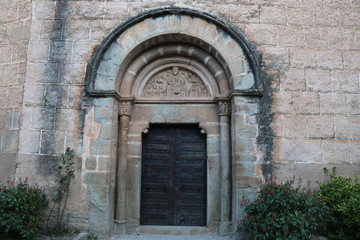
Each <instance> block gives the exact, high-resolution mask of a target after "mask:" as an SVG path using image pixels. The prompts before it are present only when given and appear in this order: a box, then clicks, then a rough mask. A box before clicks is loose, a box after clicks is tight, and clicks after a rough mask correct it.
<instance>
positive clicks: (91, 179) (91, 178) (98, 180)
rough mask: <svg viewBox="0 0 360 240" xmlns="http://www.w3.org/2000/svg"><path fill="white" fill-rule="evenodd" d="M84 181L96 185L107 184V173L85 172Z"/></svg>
mask: <svg viewBox="0 0 360 240" xmlns="http://www.w3.org/2000/svg"><path fill="white" fill-rule="evenodd" d="M85 183H87V184H96V185H108V184H109V173H108V172H87V173H85ZM90 194H91V193H90Z"/></svg>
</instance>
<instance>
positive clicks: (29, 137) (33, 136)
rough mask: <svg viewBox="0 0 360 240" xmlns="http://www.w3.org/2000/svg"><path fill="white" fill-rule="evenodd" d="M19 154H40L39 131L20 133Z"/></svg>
mask: <svg viewBox="0 0 360 240" xmlns="http://www.w3.org/2000/svg"><path fill="white" fill-rule="evenodd" d="M19 139H20V140H19V153H21V154H31V153H39V152H40V131H25V130H23V131H21V132H20V138H19Z"/></svg>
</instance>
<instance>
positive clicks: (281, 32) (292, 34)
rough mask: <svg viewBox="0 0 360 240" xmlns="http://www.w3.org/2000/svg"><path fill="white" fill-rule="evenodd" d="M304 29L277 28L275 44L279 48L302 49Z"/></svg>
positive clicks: (295, 27)
mask: <svg viewBox="0 0 360 240" xmlns="http://www.w3.org/2000/svg"><path fill="white" fill-rule="evenodd" d="M305 32H306V28H305V27H303V26H284V25H278V26H277V43H278V45H280V46H292V47H303V46H304V45H305V37H304V36H305Z"/></svg>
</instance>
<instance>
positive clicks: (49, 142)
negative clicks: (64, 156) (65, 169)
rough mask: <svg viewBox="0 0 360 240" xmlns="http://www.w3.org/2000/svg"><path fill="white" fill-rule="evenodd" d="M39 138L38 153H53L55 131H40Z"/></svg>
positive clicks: (54, 149)
mask: <svg viewBox="0 0 360 240" xmlns="http://www.w3.org/2000/svg"><path fill="white" fill-rule="evenodd" d="M40 139H41V143H40V144H41V146H40V154H45V155H54V154H55V153H56V145H57V142H56V138H55V132H53V131H41V138H40ZM60 144H61V143H60ZM62 146H63V143H62Z"/></svg>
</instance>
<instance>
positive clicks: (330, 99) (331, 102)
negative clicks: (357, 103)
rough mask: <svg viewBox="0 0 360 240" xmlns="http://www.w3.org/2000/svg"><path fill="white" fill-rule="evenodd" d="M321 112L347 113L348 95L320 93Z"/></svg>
mask: <svg viewBox="0 0 360 240" xmlns="http://www.w3.org/2000/svg"><path fill="white" fill-rule="evenodd" d="M320 112H321V113H322V114H324V113H325V114H346V112H347V101H346V95H345V94H343V93H320Z"/></svg>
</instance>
